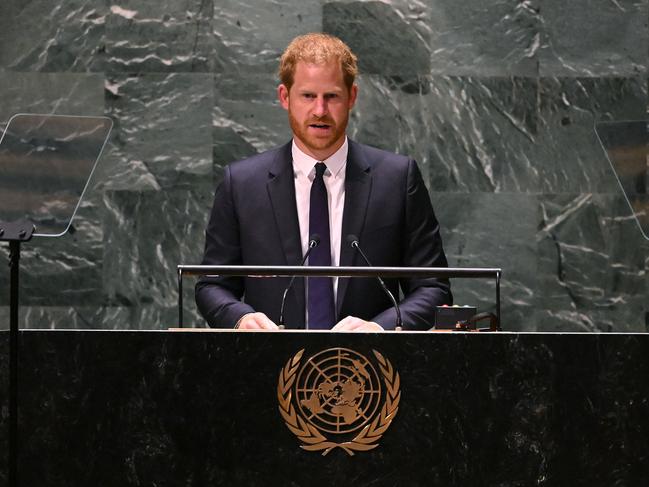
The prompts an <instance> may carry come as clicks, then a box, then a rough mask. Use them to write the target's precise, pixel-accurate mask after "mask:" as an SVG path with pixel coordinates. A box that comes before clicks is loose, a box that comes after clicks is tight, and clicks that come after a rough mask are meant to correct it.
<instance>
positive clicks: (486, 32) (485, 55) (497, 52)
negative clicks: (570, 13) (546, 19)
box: [426, 0, 543, 76]
mask: <svg viewBox="0 0 649 487" xmlns="http://www.w3.org/2000/svg"><path fill="white" fill-rule="evenodd" d="M426 3H427V4H428V5H429V8H430V20H429V21H428V22H427V23H428V24H429V26H430V31H431V34H430V51H431V69H432V73H434V74H450V75H464V76H467V75H468V76H508V75H514V76H537V75H538V63H539V54H538V51H539V45H540V28H541V19H540V16H539V11H540V9H541V6H542V3H543V2H541V1H540V0H526V1H516V0H505V1H500V0H488V1H482V0H465V1H462V2H457V1H453V0H432V1H430V2H426Z"/></svg>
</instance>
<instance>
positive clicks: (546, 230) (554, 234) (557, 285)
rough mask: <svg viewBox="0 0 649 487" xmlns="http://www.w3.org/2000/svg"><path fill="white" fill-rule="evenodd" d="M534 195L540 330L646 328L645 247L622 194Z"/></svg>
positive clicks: (537, 313)
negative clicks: (536, 199) (536, 200)
mask: <svg viewBox="0 0 649 487" xmlns="http://www.w3.org/2000/svg"><path fill="white" fill-rule="evenodd" d="M539 199H540V210H541V222H540V225H539V232H538V235H537V238H538V260H539V263H538V268H539V288H538V291H537V299H536V308H537V311H536V313H535V314H536V316H537V318H536V321H537V323H538V326H539V329H541V330H546V331H550V330H574V331H597V330H603V331H608V330H615V331H645V323H644V316H645V313H646V312H647V311H648V310H649V309H648V308H647V304H646V303H647V286H646V277H645V259H646V255H647V248H648V245H647V242H646V241H645V240H644V239H643V238H642V235H641V233H640V231H639V230H638V228H637V225H636V223H635V222H634V221H633V219H632V218H630V217H629V216H628V211H627V210H626V208H625V202H624V201H623V199H622V197H621V196H619V195H591V194H574V195H568V194H566V195H544V196H540V197H539Z"/></svg>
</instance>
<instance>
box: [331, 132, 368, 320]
mask: <svg viewBox="0 0 649 487" xmlns="http://www.w3.org/2000/svg"><path fill="white" fill-rule="evenodd" d="M371 189H372V176H371V173H370V166H369V164H368V163H367V161H366V160H365V157H364V154H363V152H362V150H361V147H360V146H359V145H358V144H356V143H355V142H352V141H351V140H350V141H349V152H348V155H347V168H346V173H345V208H344V210H343V224H342V235H341V244H340V247H341V248H340V265H341V266H353V265H354V262H355V257H356V250H354V249H353V248H352V247H351V246H350V245H349V244H348V243H347V236H348V235H356V236H357V237H360V236H361V234H362V232H363V225H364V223H365V215H366V213H367V205H368V203H369V197H370V191H371ZM361 245H362V242H361ZM363 265H364V264H363ZM348 282H349V278H341V279H339V281H338V296H337V300H336V315H337V316H338V317H339V318H344V316H340V309H341V307H342V303H343V301H344V299H345V293H346V292H347V284H348Z"/></svg>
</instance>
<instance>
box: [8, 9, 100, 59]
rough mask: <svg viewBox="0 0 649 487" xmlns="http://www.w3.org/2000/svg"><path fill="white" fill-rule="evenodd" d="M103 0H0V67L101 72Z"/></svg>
mask: <svg viewBox="0 0 649 487" xmlns="http://www.w3.org/2000/svg"><path fill="white" fill-rule="evenodd" d="M107 13H108V5H107V1H106V0H68V1H65V2H49V1H46V0H45V1H44V0H36V1H33V0H32V1H27V2H26V1H21V0H3V1H2V2H1V3H0V32H1V33H2V39H1V42H0V66H1V67H6V68H10V69H13V70H18V71H50V72H62V71H77V72H79V71H102V70H103V66H104V60H105V56H104V52H105V44H104V34H105V25H106V15H107Z"/></svg>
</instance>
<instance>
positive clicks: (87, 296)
mask: <svg viewBox="0 0 649 487" xmlns="http://www.w3.org/2000/svg"><path fill="white" fill-rule="evenodd" d="M93 200H94V198H92V197H89V198H87V199H85V200H84V201H83V202H82V203H81V208H80V209H79V211H78V212H77V216H76V217H75V218H74V220H73V222H72V226H71V228H70V232H69V233H67V234H66V235H64V236H62V237H58V238H34V239H32V240H31V241H30V242H28V243H26V244H23V245H22V250H21V260H20V293H21V294H20V300H21V304H22V305H25V306H30V305H57V306H62V305H77V304H82V303H83V304H84V305H86V306H88V305H93V304H98V303H101V302H102V300H103V298H102V292H101V289H102V281H103V277H102V273H103V268H102V254H103V229H102V227H101V216H100V215H101V212H102V208H101V206H99V204H98V202H96V201H93ZM7 259H8V248H7V246H6V245H2V246H1V248H0V262H7ZM3 267H4V266H3ZM5 269H6V268H5ZM8 303H9V272H8V270H6V271H3V272H1V273H0V304H8Z"/></svg>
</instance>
